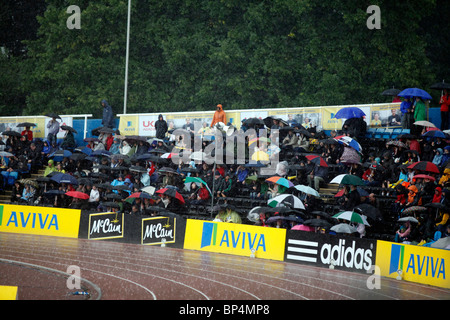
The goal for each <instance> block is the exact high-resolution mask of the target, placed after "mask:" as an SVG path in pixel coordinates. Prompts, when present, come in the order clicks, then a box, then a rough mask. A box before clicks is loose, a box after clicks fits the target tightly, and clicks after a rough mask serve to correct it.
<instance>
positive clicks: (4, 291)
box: [0, 286, 18, 300]
mask: <svg viewBox="0 0 450 320" xmlns="http://www.w3.org/2000/svg"><path fill="white" fill-rule="evenodd" d="M17 289H18V288H17V287H13V286H0V300H17Z"/></svg>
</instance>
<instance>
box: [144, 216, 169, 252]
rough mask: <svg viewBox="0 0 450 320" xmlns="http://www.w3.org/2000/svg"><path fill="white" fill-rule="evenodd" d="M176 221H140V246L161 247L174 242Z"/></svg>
mask: <svg viewBox="0 0 450 320" xmlns="http://www.w3.org/2000/svg"><path fill="white" fill-rule="evenodd" d="M176 229H177V219H176V218H172V217H152V218H144V219H142V236H141V244H148V245H161V244H169V243H175V242H176Z"/></svg>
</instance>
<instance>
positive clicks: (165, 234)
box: [0, 204, 450, 289]
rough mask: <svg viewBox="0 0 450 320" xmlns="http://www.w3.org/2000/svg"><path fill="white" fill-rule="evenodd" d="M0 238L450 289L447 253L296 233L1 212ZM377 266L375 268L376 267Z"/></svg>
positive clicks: (65, 212) (74, 213)
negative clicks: (110, 245)
mask: <svg viewBox="0 0 450 320" xmlns="http://www.w3.org/2000/svg"><path fill="white" fill-rule="evenodd" d="M0 232H13V233H22V234H23V233H24V234H38V235H47V236H57V237H70V238H82V239H89V240H92V241H117V242H126V243H134V244H140V245H157V246H167V247H174V248H182V249H187V250H196V251H208V252H217V253H224V254H231V255H239V256H247V257H254V258H256V259H270V260H277V261H285V262H291V263H301V264H306V265H312V266H316V267H323V268H335V269H338V270H346V271H351V272H363V273H370V274H372V273H373V272H374V271H375V272H377V271H376V270H379V273H380V275H381V276H385V277H389V278H397V277H399V276H400V277H401V278H402V279H403V280H406V281H411V282H417V283H422V284H428V285H432V286H437V287H442V288H446V289H450V280H449V278H448V272H449V270H450V250H445V249H435V248H429V247H421V246H415V245H406V244H401V243H394V242H387V241H381V240H370V239H361V238H357V237H351V236H346V235H330V234H320V233H314V232H306V231H299V230H286V229H279V228H271V227H260V226H253V225H245V224H235V223H226V222H215V221H206V220H196V219H185V218H183V217H181V216H170V217H164V216H155V217H152V216H134V215H130V214H123V213H115V212H103V213H86V212H81V211H80V210H74V209H61V208H52V207H33V206H19V205H6V204H5V205H0ZM374 267H377V268H374Z"/></svg>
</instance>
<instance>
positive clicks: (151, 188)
mask: <svg viewBox="0 0 450 320" xmlns="http://www.w3.org/2000/svg"><path fill="white" fill-rule="evenodd" d="M155 190H156V188H155V187H153V186H147V187H144V188H142V189H141V191H144V192H147V193H148V194H154V193H155Z"/></svg>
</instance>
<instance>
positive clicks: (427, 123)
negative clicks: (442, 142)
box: [414, 120, 436, 128]
mask: <svg viewBox="0 0 450 320" xmlns="http://www.w3.org/2000/svg"><path fill="white" fill-rule="evenodd" d="M414 124H415V125H416V126H422V127H432V128H435V127H436V125H435V124H434V123H432V122H430V121H426V120H420V121H416V122H414Z"/></svg>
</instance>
